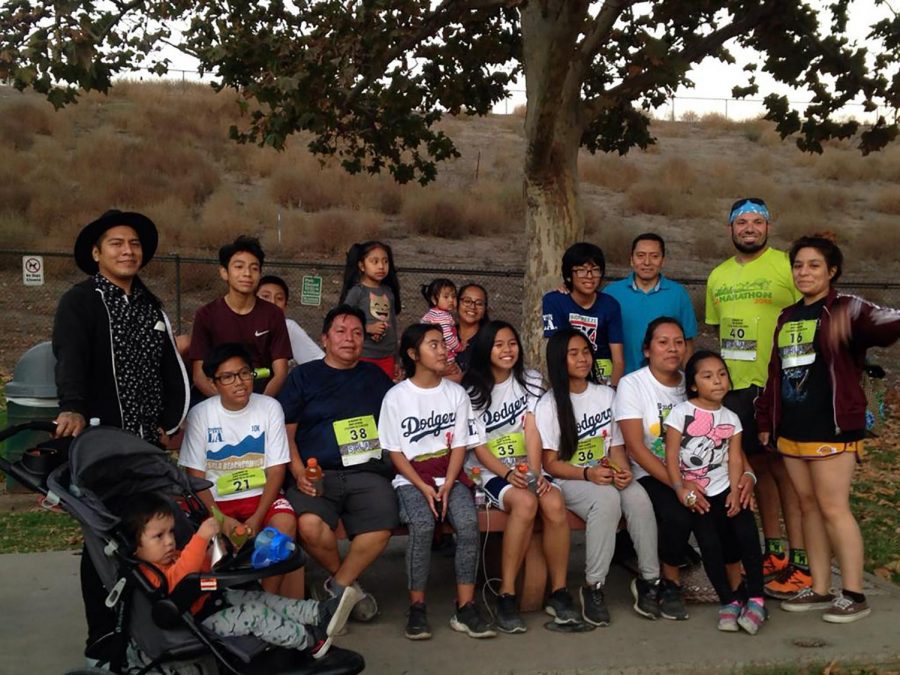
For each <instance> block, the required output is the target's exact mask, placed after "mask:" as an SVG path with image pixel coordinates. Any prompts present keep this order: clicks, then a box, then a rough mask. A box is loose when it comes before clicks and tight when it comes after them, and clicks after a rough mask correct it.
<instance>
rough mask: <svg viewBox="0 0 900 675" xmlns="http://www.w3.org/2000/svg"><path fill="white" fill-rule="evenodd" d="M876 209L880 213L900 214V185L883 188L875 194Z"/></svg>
mask: <svg viewBox="0 0 900 675" xmlns="http://www.w3.org/2000/svg"><path fill="white" fill-rule="evenodd" d="M874 206H875V210H876V211H878V212H880V213H891V214H894V215H900V187H897V186H894V187H889V188H885V189H883V190H881V191H880V192H879V193H878V194H876V195H875V204H874Z"/></svg>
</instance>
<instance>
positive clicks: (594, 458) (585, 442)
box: [569, 436, 606, 466]
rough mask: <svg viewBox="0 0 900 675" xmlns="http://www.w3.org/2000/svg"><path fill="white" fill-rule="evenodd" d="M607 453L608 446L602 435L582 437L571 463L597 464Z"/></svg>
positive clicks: (577, 464) (582, 464)
mask: <svg viewBox="0 0 900 675" xmlns="http://www.w3.org/2000/svg"><path fill="white" fill-rule="evenodd" d="M605 454H606V446H605V443H604V442H603V438H602V437H599V436H598V437H594V438H582V439H581V440H580V441H578V447H577V448H576V449H575V454H573V455H572V459H570V460H569V463H570V464H574V465H575V466H596V465H597V464H599V463H600V460H601V459H603V455H605Z"/></svg>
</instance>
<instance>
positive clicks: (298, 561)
mask: <svg viewBox="0 0 900 675" xmlns="http://www.w3.org/2000/svg"><path fill="white" fill-rule="evenodd" d="M53 428H54V427H53V425H52V424H51V423H49V422H31V423H27V424H20V425H17V426H13V427H9V428H7V429H4V430H3V431H0V442H2V441H5V440H6V439H7V438H10V437H11V436H13V435H15V434H17V433H19V432H23V431H32V430H38V431H47V432H51V433H52V431H53ZM0 469H2V470H3V471H4V472H6V473H7V474H9V475H11V476H12V477H13V478H15V479H16V480H17V481H19V482H20V483H21V484H23V485H24V486H25V487H27V488H29V489H31V490H33V491H34V492H38V493H40V494H43V495H46V499H47V500H48V501H49V502H50V503H58V505H59V506H60V507H61V508H62V509H64V510H65V511H66V512H67V513H68V514H70V515H71V516H72V517H74V518H75V519H76V520H77V521H78V522H79V523H80V524H81V529H82V531H83V533H84V540H85V548H86V551H87V554H88V555H90V557H91V561H92V562H93V564H94V566H95V567H96V569H97V572H98V573H99V576H100V579H101V581H102V582H103V585H104V587H105V589H106V591H107V592H108V593H109V595H108V596H107V599H106V602H107V606H109V607H112V608H114V610H115V612H116V619H117V620H116V625H117V627H116V631H115V634H114V635H112V636H107V637H106V638H104V640H103V642H104V644H103V645H97V646H96V647H97V648H96V649H93V648H91V649H89V650H88V651H89V652H91V651H92V652H94V653H96V654H98V655H99V654H102V655H103V659H102V661H104V665H105V666H106V668H107V670H99V669H90V670H81V671H72V673H73V674H74V673H76V672H78V673H95V672H96V673H100V672H109V671H112V672H117V673H123V674H129V675H131V674H142V673H163V674H164V675H169V674H170V673H179V674H180V673H188V672H192V673H197V674H198V675H207V674H210V675H212V674H214V673H217V672H219V673H247V674H257V673H259V674H262V673H267V674H268V673H284V674H287V673H297V674H300V673H303V674H310V675H311V674H317V675H319V674H328V675H332V674H333V675H338V674H344V673H359V672H361V671H362V670H363V668H364V667H365V662H364V661H363V658H362V656H360V655H359V654H357V653H355V652H352V651H348V650H346V649H340V648H338V647H335V646H332V647H331V649H330V650H329V652H328V654H327V655H326V656H325V657H324V658H322V659H321V660H318V661H316V660H314V659H313V658H312V656H311V655H310V654H308V653H306V652H299V651H296V650H288V649H283V648H279V647H274V646H271V645H269V644H267V643H265V642H263V641H261V640H259V639H257V638H255V637H241V638H223V637H220V636H217V635H215V634H213V633H211V632H209V631H207V630H206V629H204V627H203V626H202V625H200V624H199V623H198V622H196V621H195V620H194V617H193V616H192V615H191V613H190V611H189V608H190V606H191V604H192V602H193V601H194V600H195V599H196V598H197V597H198V594H199V593H200V592H201V590H200V580H201V576H202V578H203V580H204V584H205V586H206V587H207V588H209V587H210V585H211V584H212V585H214V586H215V587H216V588H217V589H224V588H229V587H234V586H242V585H246V584H249V583H252V582H255V581H258V580H259V579H261V578H263V577H267V576H272V575H278V574H284V573H285V572H290V571H292V570H295V569H297V568H299V567H301V566H302V565H303V564H304V562H305V555H304V554H303V552H302V550H301V549H300V548H299V547H298V548H297V549H295V551H294V552H293V554H292V555H291V556H290V557H289V558H288V559H287V560H284V561H282V562H279V563H275V564H274V565H271V566H269V567H266V568H264V569H261V570H257V569H254V568H253V567H252V566H251V564H250V553H251V552H252V551H251V550H250V547H247V546H245V547H244V548H242V549H241V550H240V551H238V552H237V553H236V554H234V555H233V556H232V557H231V559H230V560H227V561H223V562H224V564H220V565H217V567H216V571H215V572H209V573H203V574H202V575H201V574H192V575H189V576H188V577H186V578H185V579H184V580H183V581H182V582H181V583H179V584H178V586H177V587H176V588H175V589H174V590H173V591H172V592H171V593H169V592H167V589H166V585H165V580H164V579H163V580H162V581H163V584H162V586H161V587H159V588H156V587H154V586H153V585H152V584H151V583H150V581H149V580H148V579H147V577H146V576H144V573H143V572H141V571H140V570H139V569H138V565H139V563H138V561H137V560H136V559H135V558H133V557H132V555H131V554H130V551H131V547H130V542H129V541H128V540H127V538H126V537H125V535H124V534H123V533H122V531H121V529H120V527H119V524H120V521H119V518H118V517H117V516H116V515H114V514H115V512H116V510H117V509H116V504H122V503H123V502H124V500H127V499H128V497H129V495H132V494H135V493H137V492H144V491H155V492H159V493H162V494H166V495H168V496H170V497H171V498H172V500H173V503H174V504H177V505H178V506H179V508H178V509H176V512H177V513H179V514H180V519H179V521H177V522H176V537H177V538H178V540H179V548H180V547H181V546H182V545H184V544H185V543H186V542H187V540H188V539H189V538H190V536H191V535H192V534H193V532H194V531H195V530H196V528H197V527H198V525H199V523H200V522H202V521H203V520H204V519H205V518H207V517H208V516H209V514H208V512H207V510H206V508H205V506H204V505H203V503H202V502H201V501H200V499H199V498H198V497H197V495H196V493H197V492H198V491H202V490H204V489H206V488H208V487H209V486H210V483H209V482H208V481H205V480H201V479H197V478H193V477H190V476H188V475H186V474H185V473H183V472H182V471H180V470H179V469H178V467H177V466H175V464H174V463H172V461H171V459H170V458H169V456H168V453H166V452H165V451H164V450H161V449H159V448H157V447H155V446H153V445H151V444H149V443H147V442H145V441H143V440H141V439H139V438H137V437H135V436H133V435H131V434H128V433H126V432H124V431H122V430H121V429H116V428H112V427H90V428H88V429H85V430H84V432H82V433H81V434H80V435H79V436H78V437H77V438H75V439H74V440H71V441H70V439H59V440H50V441H47V442H46V443H44V444H41V445H39V446H38V447H36V448H34V449H31V450H29V451H26V452H25V454H24V455H23V457H22V459H21V460H19V461H17V462H13V463H10V462H8V461H6V460H5V459H3V458H0ZM181 516H183V517H181Z"/></svg>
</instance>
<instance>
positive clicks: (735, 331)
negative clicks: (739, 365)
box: [719, 318, 757, 361]
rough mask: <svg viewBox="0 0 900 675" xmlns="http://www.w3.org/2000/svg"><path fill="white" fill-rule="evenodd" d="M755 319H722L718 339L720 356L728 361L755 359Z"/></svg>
mask: <svg viewBox="0 0 900 675" xmlns="http://www.w3.org/2000/svg"><path fill="white" fill-rule="evenodd" d="M756 327H757V326H756V319H748V320H744V319H734V318H725V319H722V323H721V325H720V326H719V339H720V340H721V342H722V358H725V359H728V360H730V361H756V350H757V334H756Z"/></svg>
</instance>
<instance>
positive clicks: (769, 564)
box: [763, 551, 790, 582]
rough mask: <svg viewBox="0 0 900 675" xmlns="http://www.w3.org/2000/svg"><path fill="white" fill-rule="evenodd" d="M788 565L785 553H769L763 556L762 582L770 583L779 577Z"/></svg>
mask: <svg viewBox="0 0 900 675" xmlns="http://www.w3.org/2000/svg"><path fill="white" fill-rule="evenodd" d="M788 565H790V562H789V561H788V557H787V553H772V552H771V551H769V552H768V553H766V554H765V555H764V556H763V580H764V581H766V582H769V581H772V580H773V579H775V578H776V577H778V576H780V575H781V574H782V573H783V572H784V571H785V570H786V569H787V568H788Z"/></svg>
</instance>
